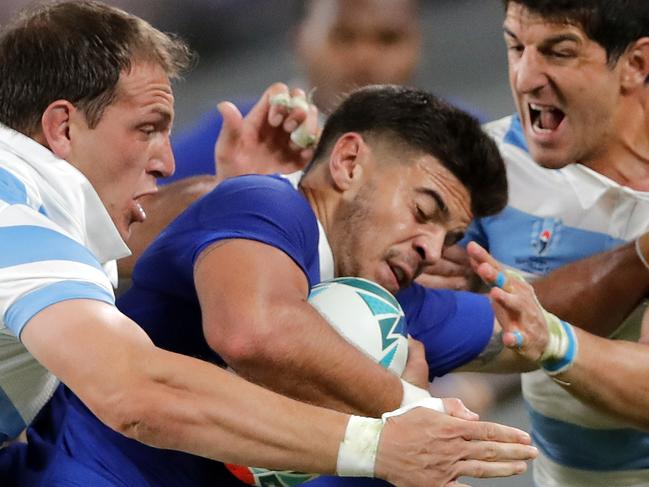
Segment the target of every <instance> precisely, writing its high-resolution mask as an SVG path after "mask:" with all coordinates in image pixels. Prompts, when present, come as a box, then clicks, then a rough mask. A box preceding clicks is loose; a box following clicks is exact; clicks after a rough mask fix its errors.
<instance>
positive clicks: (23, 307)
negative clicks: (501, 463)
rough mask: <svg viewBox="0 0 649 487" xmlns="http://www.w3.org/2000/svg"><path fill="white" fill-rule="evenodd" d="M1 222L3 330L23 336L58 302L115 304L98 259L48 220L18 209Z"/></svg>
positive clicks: (8, 211)
mask: <svg viewBox="0 0 649 487" xmlns="http://www.w3.org/2000/svg"><path fill="white" fill-rule="evenodd" d="M0 222H2V223H4V224H3V225H2V226H0V268H1V269H2V273H1V274H0V326H4V327H6V328H8V329H10V330H11V331H12V332H13V333H14V334H15V335H16V336H20V334H21V331H22V329H23V327H24V326H25V324H26V323H27V322H28V321H29V320H30V319H31V318H32V317H33V316H34V315H36V314H37V313H38V312H40V311H41V310H43V309H45V308H47V307H48V306H50V305H52V304H55V303H57V302H60V301H64V300H69V299H92V300H96V301H102V302H105V303H108V304H113V303H114V295H113V290H112V286H111V283H110V281H109V279H108V277H107V276H106V273H105V271H104V269H103V268H102V266H101V264H100V263H99V262H98V261H97V259H96V257H95V256H94V255H93V254H92V253H91V252H90V251H89V250H88V249H87V248H85V247H84V246H83V245H82V244H80V243H79V242H77V241H76V240H74V239H72V238H71V237H70V236H69V235H68V234H66V233H65V232H63V231H62V230H61V229H60V228H59V227H57V226H56V225H55V224H53V223H52V222H51V221H49V220H48V219H47V218H46V217H45V216H43V215H41V214H39V213H38V212H36V211H35V210H33V209H31V208H29V207H27V206H25V205H12V206H9V207H6V208H4V209H3V210H2V212H1V215H0ZM13 222H19V223H20V224H15V223H13ZM12 223H13V224H12Z"/></svg>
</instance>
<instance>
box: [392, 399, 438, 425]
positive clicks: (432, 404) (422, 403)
mask: <svg viewBox="0 0 649 487" xmlns="http://www.w3.org/2000/svg"><path fill="white" fill-rule="evenodd" d="M415 408H427V409H432V410H433V411H437V412H438V413H446V408H445V407H444V402H443V401H442V400H441V399H440V398H439V397H431V396H428V397H426V398H424V399H419V400H418V401H415V402H411V403H410V404H408V405H407V406H403V407H400V408H399V409H396V410H394V411H390V412H389V413H383V416H381V419H382V420H383V422H384V423H385V422H386V421H387V420H388V418H392V417H393V416H401V415H402V414H405V413H407V412H408V411H410V410H411V409H415Z"/></svg>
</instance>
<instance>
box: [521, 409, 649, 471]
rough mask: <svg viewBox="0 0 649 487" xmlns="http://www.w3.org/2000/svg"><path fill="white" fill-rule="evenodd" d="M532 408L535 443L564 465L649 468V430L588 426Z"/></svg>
mask: <svg viewBox="0 0 649 487" xmlns="http://www.w3.org/2000/svg"><path fill="white" fill-rule="evenodd" d="M528 409H529V410H530V418H531V425H532V438H533V439H534V442H535V443H536V444H537V446H538V447H539V448H540V449H541V450H543V452H544V453H545V454H546V455H547V456H548V457H549V458H550V459H551V460H553V461H554V462H556V463H558V464H560V465H564V466H566V467H571V468H579V469H582V470H598V471H621V470H637V469H646V468H649V434H647V433H643V432H642V431H639V430H634V429H631V428H623V429H605V430H600V429H591V428H584V427H583V426H578V425H576V424H570V423H566V422H564V421H559V420H557V419H553V418H548V417H547V416H543V415H542V414H540V413H538V412H536V411H534V410H533V409H531V407H530V406H529V404H528ZM539 432H540V433H541V434H539Z"/></svg>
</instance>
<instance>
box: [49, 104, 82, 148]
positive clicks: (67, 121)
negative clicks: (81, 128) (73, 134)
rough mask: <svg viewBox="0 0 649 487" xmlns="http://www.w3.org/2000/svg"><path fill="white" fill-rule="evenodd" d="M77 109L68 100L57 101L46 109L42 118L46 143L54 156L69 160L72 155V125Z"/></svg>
mask: <svg viewBox="0 0 649 487" xmlns="http://www.w3.org/2000/svg"><path fill="white" fill-rule="evenodd" d="M75 112H76V108H75V107H74V105H73V104H72V103H70V102H69V101H67V100H56V101H54V102H52V103H50V105H49V106H48V107H47V108H46V109H45V111H44V112H43V116H42V117H41V130H42V137H43V139H44V142H45V144H44V145H46V146H47V147H48V148H49V149H50V150H51V151H52V152H54V154H56V155H57V156H58V157H60V158H62V159H67V158H68V155H69V154H70V150H71V144H70V140H71V139H70V125H71V119H72V117H73V115H74V113H75Z"/></svg>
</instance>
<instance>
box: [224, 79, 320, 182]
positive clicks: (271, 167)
mask: <svg viewBox="0 0 649 487" xmlns="http://www.w3.org/2000/svg"><path fill="white" fill-rule="evenodd" d="M281 94H286V95H287V96H288V95H290V96H291V97H303V98H304V99H305V100H306V96H305V94H304V91H302V90H299V89H294V90H291V91H290V93H289V90H288V87H287V86H286V85H284V84H282V83H275V84H273V85H272V86H270V87H269V88H268V89H267V90H266V91H265V92H264V94H263V95H262V96H261V98H260V99H259V101H258V102H257V104H256V105H255V106H254V107H253V108H252V110H251V111H250V112H249V113H248V115H247V116H246V117H245V118H243V117H242V115H241V113H240V112H239V110H238V109H237V107H235V106H234V105H233V104H232V103H229V102H223V103H220V104H219V105H218V109H219V111H220V112H221V115H222V116H223V127H222V128H221V133H220V134H219V138H218V140H217V141H216V147H215V149H214V157H215V161H216V174H217V177H218V179H219V180H223V179H225V178H228V177H232V176H238V175H241V174H268V173H274V172H281V173H291V172H295V171H298V170H300V169H302V168H303V167H304V166H305V165H306V164H307V163H308V162H309V161H310V160H311V158H312V157H313V148H307V149H303V148H300V147H298V146H297V145H295V143H293V142H292V141H291V138H290V136H291V133H292V132H293V131H295V130H296V129H297V127H298V126H300V125H301V124H304V127H305V128H306V130H307V131H308V133H309V134H310V135H313V136H314V137H317V136H318V109H317V108H316V107H315V106H314V105H311V104H308V103H305V104H304V105H305V106H306V107H307V109H306V110H305V109H304V108H303V107H299V106H298V107H295V108H288V107H286V106H283V105H274V104H271V103H270V98H271V97H273V96H276V95H281Z"/></svg>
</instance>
